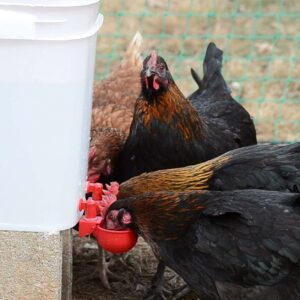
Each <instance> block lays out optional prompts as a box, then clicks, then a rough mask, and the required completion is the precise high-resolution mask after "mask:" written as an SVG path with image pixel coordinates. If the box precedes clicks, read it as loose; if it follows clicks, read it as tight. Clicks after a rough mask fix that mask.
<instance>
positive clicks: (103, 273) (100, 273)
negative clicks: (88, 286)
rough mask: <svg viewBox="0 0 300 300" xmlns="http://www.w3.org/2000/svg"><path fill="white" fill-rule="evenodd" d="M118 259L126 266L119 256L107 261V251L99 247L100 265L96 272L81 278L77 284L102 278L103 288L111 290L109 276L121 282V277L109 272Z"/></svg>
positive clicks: (98, 264)
mask: <svg viewBox="0 0 300 300" xmlns="http://www.w3.org/2000/svg"><path fill="white" fill-rule="evenodd" d="M116 259H120V261H121V262H122V263H123V264H125V262H123V261H122V258H120V257H118V256H112V257H111V258H110V259H109V260H107V259H106V255H105V250H104V249H103V248H101V247H100V246H99V245H98V263H97V266H96V268H95V270H94V271H93V272H92V273H91V274H89V275H87V276H83V277H80V278H79V279H78V280H77V283H78V282H81V281H86V280H91V279H96V278H100V281H101V283H102V284H103V286H104V287H105V288H107V289H109V290H111V285H110V283H109V280H108V276H109V277H111V278H113V279H115V280H121V277H120V276H118V275H116V274H115V273H114V272H112V271H111V270H109V266H110V265H112V264H113V263H114V262H115V261H116Z"/></svg>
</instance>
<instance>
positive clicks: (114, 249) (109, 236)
mask: <svg viewBox="0 0 300 300" xmlns="http://www.w3.org/2000/svg"><path fill="white" fill-rule="evenodd" d="M93 235H94V237H95V238H96V239H97V241H98V243H99V245H100V246H101V247H102V248H103V249H105V250H106V251H108V252H111V253H114V254H120V253H125V252H128V251H129V250H131V249H132V248H133V247H134V246H135V244H136V242H137V239H138V236H137V234H136V233H135V232H134V231H133V230H132V229H125V230H109V229H105V228H104V227H103V223H101V224H100V225H97V227H96V229H95V230H94V232H93Z"/></svg>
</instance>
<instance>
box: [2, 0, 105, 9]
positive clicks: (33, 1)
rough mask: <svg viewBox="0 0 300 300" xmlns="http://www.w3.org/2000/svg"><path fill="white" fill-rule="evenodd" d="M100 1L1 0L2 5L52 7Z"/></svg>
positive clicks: (75, 5) (91, 3)
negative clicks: (16, 0)
mask: <svg viewBox="0 0 300 300" xmlns="http://www.w3.org/2000/svg"><path fill="white" fill-rule="evenodd" d="M98 2H100V0H72V1H65V2H63V1H58V2H54V3H53V1H51V0H48V1H45V0H42V1H40V3H38V2H37V1H36V0H31V1H23V2H22V1H20V2H15V3H13V2H12V1H0V7H1V6H25V7H50V8H66V7H70V8H71V7H81V6H89V5H94V4H96V3H98Z"/></svg>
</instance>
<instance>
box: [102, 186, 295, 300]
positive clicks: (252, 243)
mask: <svg viewBox="0 0 300 300" xmlns="http://www.w3.org/2000/svg"><path fill="white" fill-rule="evenodd" d="M107 220H109V221H110V222H109V223H110V228H115V227H120V226H121V227H132V228H134V229H135V230H136V231H137V232H138V233H139V234H141V235H142V236H143V237H144V238H145V240H146V241H147V242H148V243H149V244H150V246H151V247H152V249H153V252H154V253H155V255H156V256H157V257H158V258H160V259H162V260H163V261H164V263H165V264H166V265H167V266H169V267H170V268H172V269H173V270H174V271H176V272H177V273H178V274H179V275H180V276H181V277H182V278H183V279H184V280H185V281H186V282H187V283H188V284H189V286H190V287H191V288H192V289H193V290H194V291H195V292H196V293H197V294H198V295H199V296H200V298H201V299H208V300H210V299H227V300H229V299H230V300H241V299H252V300H253V299H256V300H259V299H261V300H267V299H268V300H274V299H278V300H279V299H282V300H283V299H284V300H285V299H289V300H298V299H300V195H299V194H286V193H281V192H273V191H262V190H239V191H224V192H218V191H195V192H186V193H184V192H183V193H174V192H156V193H146V194H140V195H138V196H135V197H131V198H127V199H123V200H119V201H116V202H115V203H114V204H112V205H111V206H110V208H109V211H108V214H107Z"/></svg>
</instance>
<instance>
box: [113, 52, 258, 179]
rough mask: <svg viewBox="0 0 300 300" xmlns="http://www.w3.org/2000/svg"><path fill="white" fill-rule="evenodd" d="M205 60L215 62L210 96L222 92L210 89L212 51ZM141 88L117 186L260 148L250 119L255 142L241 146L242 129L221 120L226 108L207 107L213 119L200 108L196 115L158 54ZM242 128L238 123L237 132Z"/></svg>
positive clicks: (147, 67)
mask: <svg viewBox="0 0 300 300" xmlns="http://www.w3.org/2000/svg"><path fill="white" fill-rule="evenodd" d="M221 59H222V57H221ZM206 60H207V61H208V62H210V61H211V60H212V61H213V62H212V63H207V68H208V69H207V71H206V73H207V76H206V77H208V78H207V79H206V78H205V79H204V80H203V82H204V84H206V85H207V87H206V89H205V90H204V91H203V93H206V94H207V96H209V95H210V94H214V90H215V89H216V88H217V87H218V86H217V85H216V84H211V82H212V80H211V79H210V76H209V74H211V73H215V72H216V69H215V65H214V61H215V57H214V56H211V51H208V54H207V57H206ZM211 68H212V70H211ZM219 73H220V72H219ZM219 80H222V81H223V78H222V76H221V75H220V76H218V77H217V78H216V79H215V82H218V81H219ZM141 84H142V91H141V95H140V97H139V98H138V99H137V101H136V105H135V111H134V116H133V121H132V123H131V127H130V133H129V136H128V138H127V140H126V143H125V146H124V148H123V151H122V152H121V154H120V159H119V163H118V168H117V172H119V174H118V175H117V176H116V180H118V181H121V182H122V181H124V180H127V179H129V178H131V177H133V176H136V175H139V174H141V173H143V172H150V171H155V170H160V169H169V168H175V167H182V166H186V165H191V164H196V163H199V162H203V161H206V160H208V159H210V158H213V157H216V156H218V155H220V154H222V153H224V152H226V151H228V150H231V149H235V148H239V147H241V146H245V145H251V144H255V143H256V137H255V129H254V125H253V123H252V120H251V118H250V117H249V133H248V134H249V135H250V137H249V138H247V140H246V138H245V141H243V142H241V139H244V137H241V136H237V134H236V132H237V131H238V130H239V129H238V128H234V130H233V132H231V131H230V128H229V127H228V126H227V125H226V124H227V123H226V120H225V119H224V120H218V118H225V117H226V118H227V115H224V113H223V106H219V105H216V104H215V103H214V102H212V101H207V103H211V105H212V106H213V108H212V110H215V117H214V118H213V119H211V117H210V115H207V116H205V114H206V111H208V110H207V109H206V110H203V112H200V111H201V107H200V106H197V105H196V104H195V107H197V110H195V108H194V107H193V106H192V105H191V102H190V101H188V100H187V99H186V98H185V97H184V96H183V94H182V93H181V91H180V90H179V88H178V87H177V85H176V84H175V82H174V80H173V78H172V75H171V73H170V71H169V68H168V66H167V64H166V62H165V60H164V59H163V58H162V57H160V56H157V54H156V52H155V51H153V52H152V54H151V55H149V56H148V57H147V58H146V59H145V60H144V63H143V70H142V72H141ZM225 96H226V97H227V94H224V97H225ZM195 99H196V98H195ZM191 101H192V103H193V100H191ZM197 101H198V100H197ZM232 101H234V100H232ZM200 102H201V101H200ZM200 102H199V103H200ZM234 102H235V101H234ZM195 103H196V102H195ZM235 103H236V102H235ZM236 105H238V104H237V103H236ZM238 106H239V105H238ZM198 108H199V109H198ZM232 109H234V107H232ZM243 113H244V111H243ZM216 120H217V121H216ZM240 125H241V124H239V123H238V122H237V123H236V126H237V127H238V126H240ZM242 125H243V126H244V125H245V124H244V123H243V124H242ZM253 129H254V130H253ZM253 135H254V136H253Z"/></svg>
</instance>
